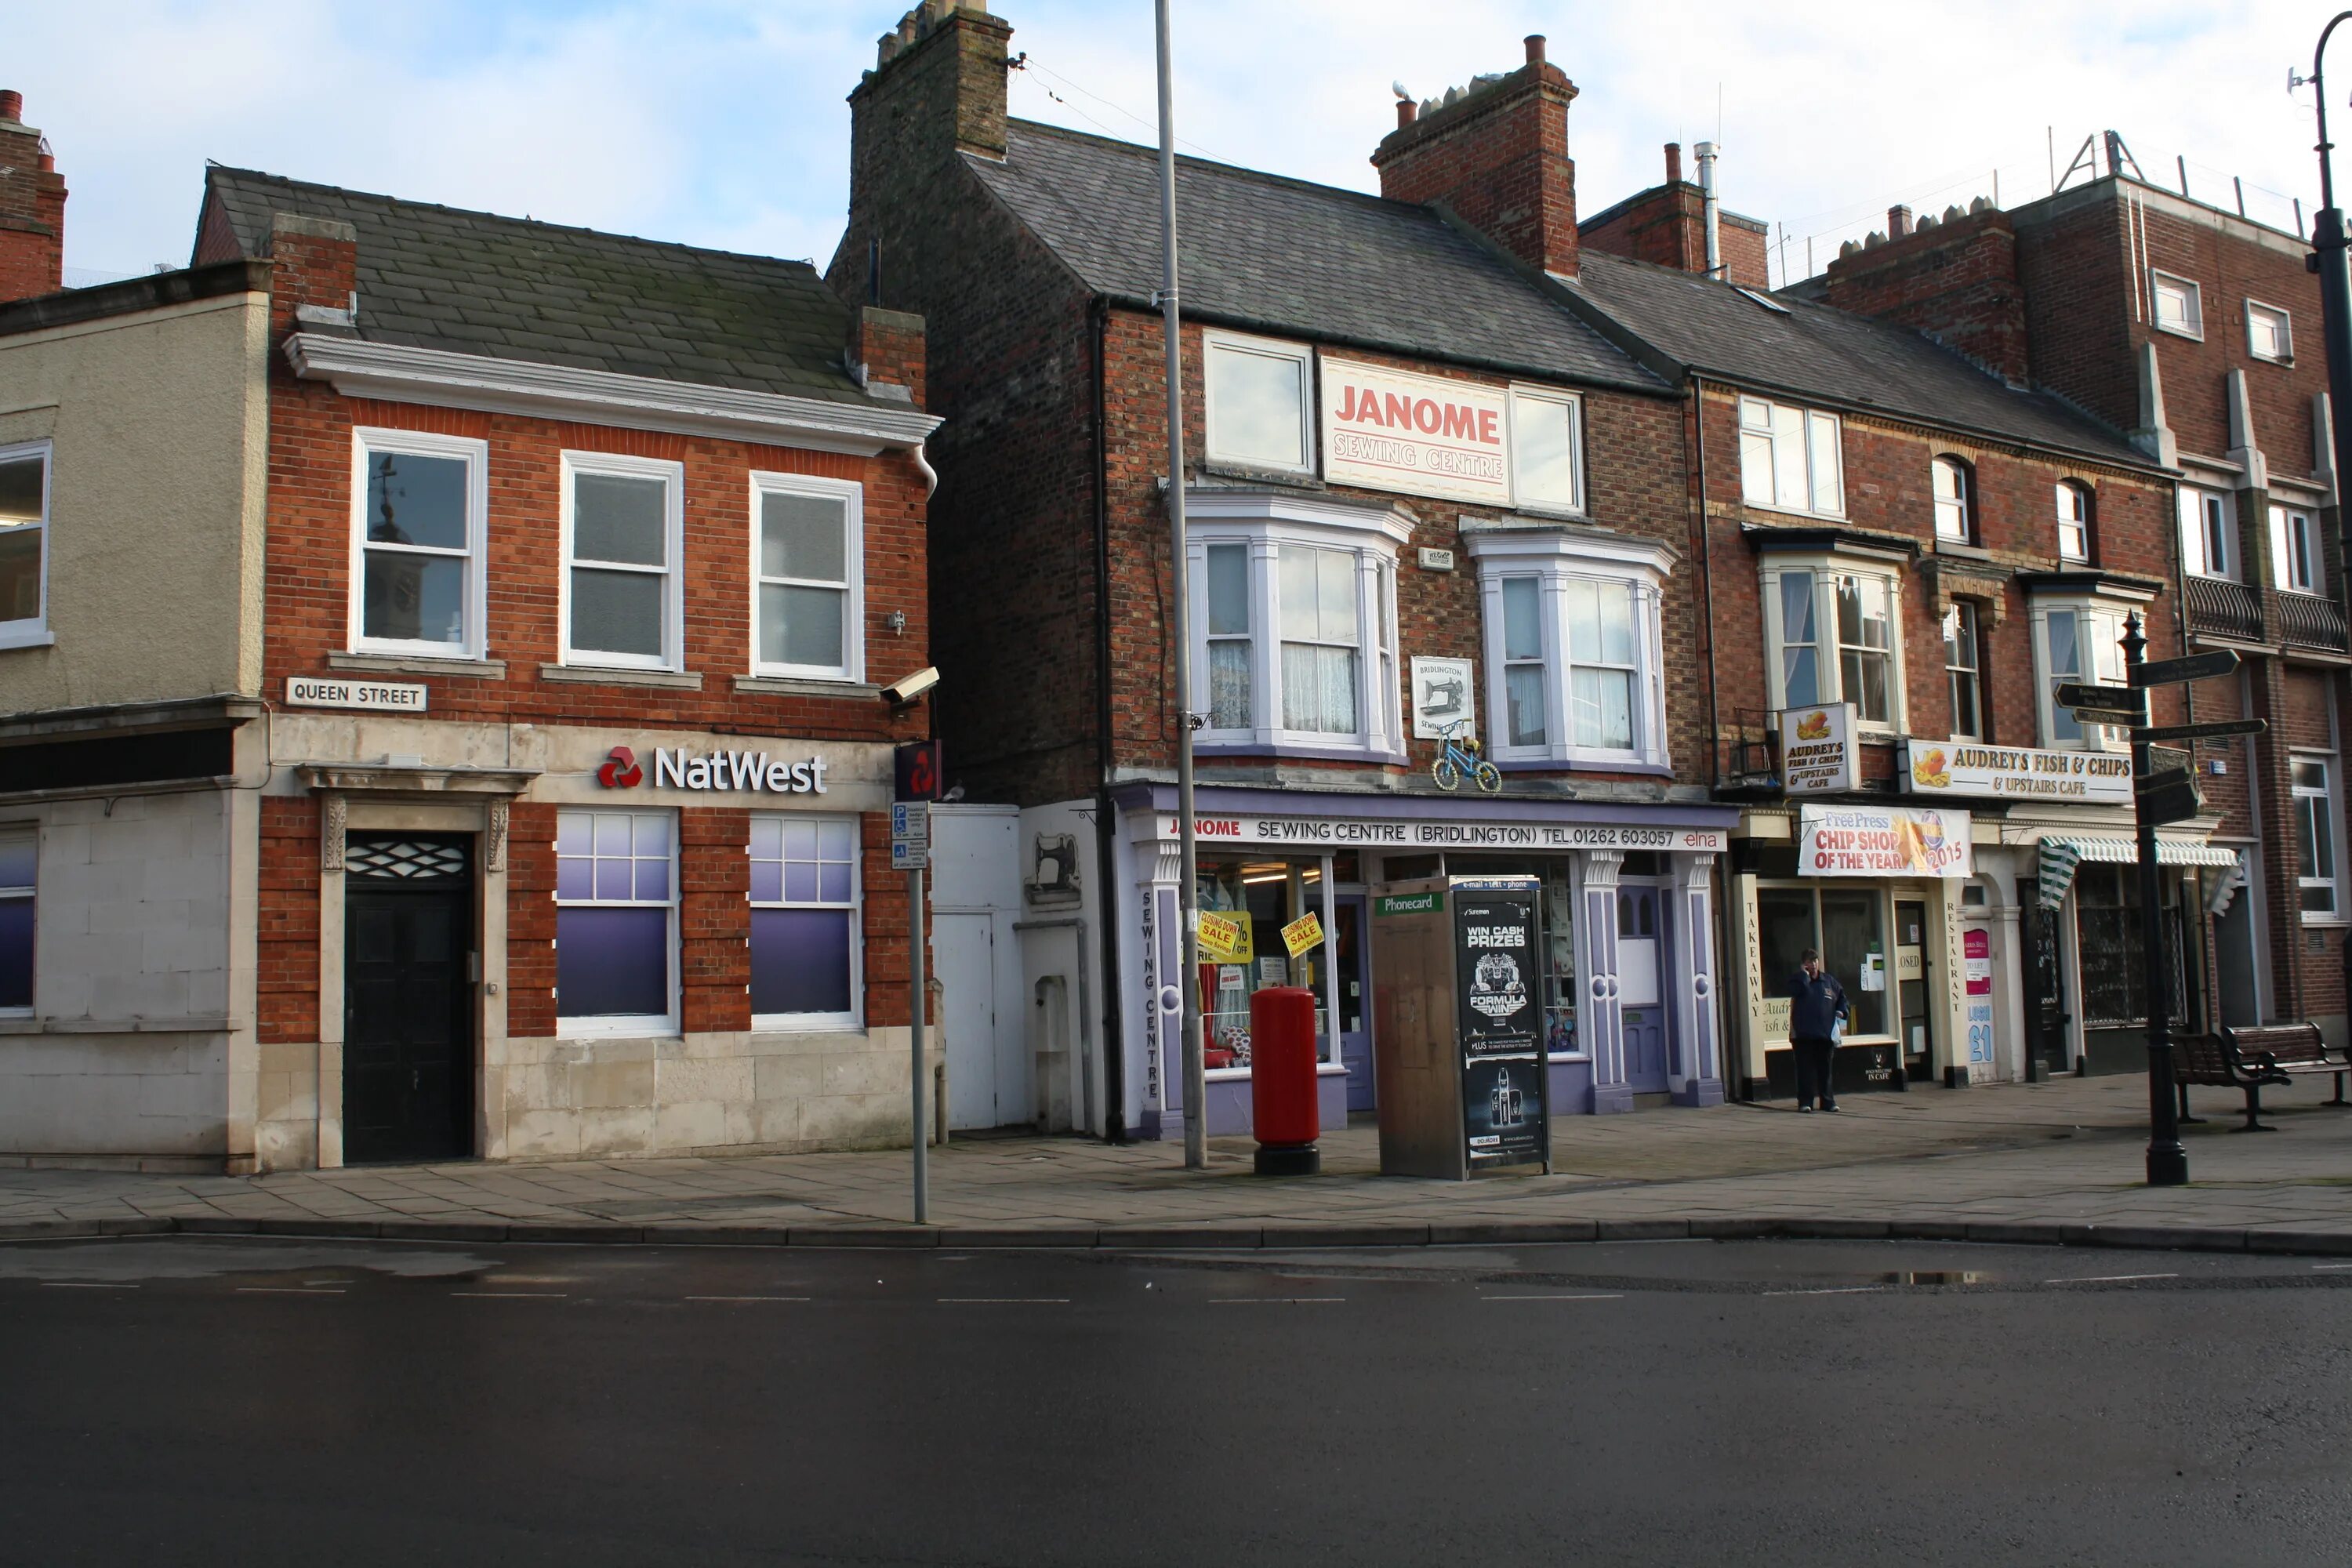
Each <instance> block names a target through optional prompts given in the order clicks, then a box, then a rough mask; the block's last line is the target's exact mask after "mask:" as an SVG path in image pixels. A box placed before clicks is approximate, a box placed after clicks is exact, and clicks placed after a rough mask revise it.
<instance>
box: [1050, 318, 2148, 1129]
mask: <svg viewBox="0 0 2352 1568" xmlns="http://www.w3.org/2000/svg"><path fill="white" fill-rule="evenodd" d="M1087 314H1088V315H1090V316H1092V317H1093V318H1094V325H1095V385H1094V421H1095V429H1094V446H1095V451H1094V458H1095V461H1094V490H1095V497H1094V501H1095V776H1096V778H1097V780H1098V781H1099V782H1098V784H1097V788H1096V790H1095V867H1096V872H1095V875H1096V877H1097V879H1098V880H1097V886H1099V887H1100V888H1101V889H1102V900H1103V902H1102V910H1103V922H1102V926H1103V929H1102V970H1103V1016H1102V1041H1103V1137H1104V1140H1105V1141H1106V1142H1112V1143H1124V1142H1127V1055H1126V1042H1125V1039H1124V1034H1123V1031H1122V1030H1121V1028H1120V1026H1119V1016H1118V999H1119V997H1120V996H1121V995H1123V994H1125V993H1124V992H1123V991H1122V989H1121V988H1120V985H1119V980H1118V932H1119V928H1120V922H1119V921H1118V919H1117V918H1116V912H1115V911H1116V908H1117V906H1116V905H1115V904H1114V903H1113V902H1112V900H1115V899H1117V898H1118V843H1117V841H1116V839H1115V837H1114V835H1115V834H1116V833H1117V832H1118V816H1117V812H1116V810H1115V808H1114V807H1113V806H1112V805H1111V798H1110V711H1111V710H1110V672H1111V662H1110V494H1109V484H1110V479H1109V472H1110V443H1109V438H1108V437H1107V436H1106V435H1105V434H1104V425H1103V421H1104V417H1105V403H1106V398H1105V395H1104V390H1103V388H1104V371H1103V356H1104V351H1105V349H1106V347H1107V345H1108V341H1109V337H1110V299H1109V297H1108V295H1103V294H1097V295H1096V296H1095V297H1094V298H1093V299H1092V300H1089V301H1088V302H1087ZM2174 531H2175V532H2176V533H2177V532H2179V530H2178V529H2176V530H2174ZM1086 940H1087V939H1086V933H1085V928H1084V925H1083V924H1081V926H1080V928H1079V934H1078V944H1079V946H1080V947H1081V948H1083V947H1084V946H1085V945H1086ZM1086 973H1087V966H1086V959H1085V954H1084V953H1083V952H1082V953H1081V954H1080V955H1079V961H1078V984H1079V986H1080V987H1081V988H1082V989H1083V987H1084V986H1085V984H1086ZM1079 1006H1080V1007H1081V1008H1083V1007H1085V1006H1086V1002H1085V999H1084V997H1083V995H1082V996H1081V998H1080V1001H1079Z"/></svg>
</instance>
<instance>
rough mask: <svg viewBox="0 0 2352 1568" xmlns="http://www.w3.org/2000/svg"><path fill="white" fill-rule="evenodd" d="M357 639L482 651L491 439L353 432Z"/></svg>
mask: <svg viewBox="0 0 2352 1568" xmlns="http://www.w3.org/2000/svg"><path fill="white" fill-rule="evenodd" d="M352 440H353V443H354V447H355V451H356V455H357V471H356V474H355V476H354V478H353V480H352V501H353V502H354V503H355V504H354V505H353V507H352V578H353V580H354V581H355V583H356V584H357V588H358V591H357V592H356V593H355V594H354V595H352V628H351V631H352V644H351V646H352V647H353V648H357V649H364V650H366V651H368V652H372V653H390V654H404V655H409V656H412V657H415V656H422V657H425V658H481V657H482V556H483V549H482V534H483V519H484V517H485V515H486V514H487V512H488V495H489V481H488V469H489V445H488V442H484V441H472V440H466V439H463V438H461V437H455V436H434V435H429V434H427V433H425V432H424V431H421V430H374V429H362V430H358V431H355V432H353V434H352Z"/></svg>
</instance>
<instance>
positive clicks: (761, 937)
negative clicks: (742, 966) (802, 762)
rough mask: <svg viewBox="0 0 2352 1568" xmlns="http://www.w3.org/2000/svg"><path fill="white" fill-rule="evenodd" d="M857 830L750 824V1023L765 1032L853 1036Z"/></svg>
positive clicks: (819, 824) (785, 819) (778, 821)
mask: <svg viewBox="0 0 2352 1568" xmlns="http://www.w3.org/2000/svg"><path fill="white" fill-rule="evenodd" d="M858 947H859V942H858V911H857V822H856V818H854V817H824V816H754V817H753V818H751V1016H752V1018H753V1020H754V1021H755V1022H756V1023H757V1024H759V1025H760V1026H761V1027H763V1028H789V1029H814V1028H842V1029H848V1028H856V1027H857V1026H858V1009H857V960H858Z"/></svg>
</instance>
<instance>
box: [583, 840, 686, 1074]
mask: <svg viewBox="0 0 2352 1568" xmlns="http://www.w3.org/2000/svg"><path fill="white" fill-rule="evenodd" d="M676 826H677V817H676V816H674V815H673V814H671V813H669V812H667V811H559V812H557V813H556V814H555V1013H556V1017H557V1018H558V1020H559V1021H560V1022H561V1023H562V1026H563V1027H564V1030H565V1032H566V1033H586V1034H608V1035H610V1034H648V1035H653V1034H672V1033H675V1032H676V1030H677V852H676V838H677V835H676V832H675V828H676Z"/></svg>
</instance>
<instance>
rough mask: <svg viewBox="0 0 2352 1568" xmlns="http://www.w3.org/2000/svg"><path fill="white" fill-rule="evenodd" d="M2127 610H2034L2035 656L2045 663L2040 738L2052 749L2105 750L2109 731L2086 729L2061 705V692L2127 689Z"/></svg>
mask: <svg viewBox="0 0 2352 1568" xmlns="http://www.w3.org/2000/svg"><path fill="white" fill-rule="evenodd" d="M2123 614H2124V611H2123V610H2122V609H2120V608H2119V607H2112V606H2105V605H2093V604H2090V603H2089V602H2087V601H2085V602H2079V603H2074V604H2041V605H2036V606H2035V607H2034V614H2033V623H2034V645H2035V652H2036V654H2037V655H2038V656H2039V657H2040V658H2041V660H2042V682H2041V691H2042V703H2041V706H2042V713H2041V718H2042V735H2043V737H2044V742H2043V743H2044V744H2046V745H2051V746H2069V747H2080V748H2082V749H2084V750H2086V751H2100V750H2103V749H2104V748H2105V745H2106V742H2107V726H2106V725H2104V724H2085V723H2084V722H2083V721H2081V720H2079V719H2077V718H2075V717H2074V710H2072V709H2068V708H2062V707H2060V706H2059V705H2058V699H2057V690H2058V688H2059V687H2060V686H2061V685H2063V684H2064V683H2066V682H2068V681H2077V682H2080V683H2082V684H2084V685H2092V686H2095V685H2099V684H2101V683H2105V684H2108V685H2116V686H2120V685H2121V684H2123V679H2124V675H2123V649H2122V647H2121V646H2120V644H2121V641H2122V637H2123V620H2122V616H2123Z"/></svg>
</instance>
